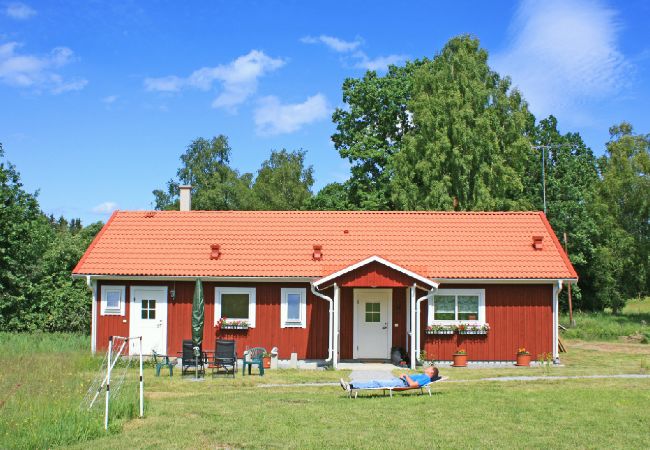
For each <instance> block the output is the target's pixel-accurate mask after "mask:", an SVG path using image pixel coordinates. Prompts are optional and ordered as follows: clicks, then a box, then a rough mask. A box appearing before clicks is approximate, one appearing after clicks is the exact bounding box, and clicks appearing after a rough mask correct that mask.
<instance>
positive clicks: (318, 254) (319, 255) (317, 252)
mask: <svg viewBox="0 0 650 450" xmlns="http://www.w3.org/2000/svg"><path fill="white" fill-rule="evenodd" d="M311 258H312V259H313V260H314V261H320V260H322V259H323V246H322V245H320V244H314V253H312V255H311Z"/></svg>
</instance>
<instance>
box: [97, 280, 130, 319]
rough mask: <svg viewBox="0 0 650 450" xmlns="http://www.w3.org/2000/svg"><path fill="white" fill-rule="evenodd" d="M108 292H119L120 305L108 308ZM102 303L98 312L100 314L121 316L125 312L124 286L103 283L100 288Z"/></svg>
mask: <svg viewBox="0 0 650 450" xmlns="http://www.w3.org/2000/svg"><path fill="white" fill-rule="evenodd" d="M109 292H119V294H120V305H119V307H117V308H109V307H108V304H107V302H106V299H107V296H108V293H109ZM101 296H102V302H101V303H102V305H101V308H100V314H101V315H102V316H123V315H124V314H125V313H126V286H115V285H110V284H109V285H105V286H102V289H101Z"/></svg>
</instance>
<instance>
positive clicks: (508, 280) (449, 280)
mask: <svg viewBox="0 0 650 450" xmlns="http://www.w3.org/2000/svg"><path fill="white" fill-rule="evenodd" d="M433 280H435V281H436V282H437V283H438V284H443V283H444V284H476V283H480V284H551V283H557V282H558V281H562V282H564V283H572V284H575V283H577V282H578V279H577V278H433Z"/></svg>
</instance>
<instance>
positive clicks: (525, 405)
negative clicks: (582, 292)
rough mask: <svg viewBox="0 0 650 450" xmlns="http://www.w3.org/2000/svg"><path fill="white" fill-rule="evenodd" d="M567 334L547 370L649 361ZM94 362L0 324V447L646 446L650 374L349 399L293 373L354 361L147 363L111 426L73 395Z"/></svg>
mask: <svg viewBox="0 0 650 450" xmlns="http://www.w3.org/2000/svg"><path fill="white" fill-rule="evenodd" d="M567 344H568V346H569V353H567V354H564V355H563V356H562V361H563V363H564V365H565V367H559V368H552V369H550V371H549V374H550V375H579V374H594V373H598V374H607V373H650V346H648V345H641V344H627V343H594V342H586V341H568V342H567ZM30 348H38V350H37V351H34V352H30V351H29V349H30ZM99 362H100V360H99V359H97V358H92V357H90V356H89V355H88V338H87V337H80V336H67V335H6V334H0V364H2V367H3V370H2V371H0V402H4V404H3V406H1V407H0V443H1V444H0V447H3V448H4V447H7V448H52V447H67V446H71V447H74V448H88V447H93V449H101V448H107V449H108V448H111V449H112V448H205V447H212V448H215V447H217V448H220V447H227V446H231V447H236V448H240V447H253V448H260V447H282V448H286V447H292V448H296V447H307V448H316V447H318V448H335V447H346V448H393V447H403V446H405V445H408V446H409V447H416V448H423V447H445V448H461V447H463V448H466V447H472V448H474V447H546V448H548V447H552V448H558V447H564V448H568V447H575V446H578V447H613V448H646V447H648V446H650V436H649V435H648V433H647V432H646V427H647V424H648V423H649V422H650V408H648V407H647V405H648V403H649V402H650V379H602V380H561V381H560V380H555V381H554V380H543V381H536V382H507V383H496V382H467V383H442V384H440V385H437V386H436V387H435V390H436V391H437V393H436V394H435V395H434V397H433V398H429V397H428V396H418V395H413V394H412V393H409V394H405V395H400V396H398V397H396V398H393V399H391V398H389V397H386V398H384V397H376V396H373V397H365V398H359V399H357V400H349V399H347V398H346V396H345V394H344V392H343V391H342V390H341V389H340V388H339V387H292V386H290V385H289V384H291V383H301V382H326V381H336V380H337V379H338V378H339V377H341V376H343V377H346V376H347V375H348V374H349V373H348V372H344V371H318V372H316V371H306V370H305V371H298V370H281V371H280V370H272V371H267V375H266V376H265V377H263V378H261V377H259V376H252V377H248V376H247V377H242V376H241V374H238V375H237V378H235V379H234V380H232V379H214V380H212V379H210V378H209V377H208V379H207V380H206V381H203V382H198V383H197V382H192V381H189V380H187V379H185V380H183V379H181V377H180V376H178V375H179V372H178V371H177V370H176V371H175V376H174V377H173V378H172V379H170V378H168V377H160V378H156V377H154V376H153V368H151V367H147V368H146V372H145V382H146V412H145V418H144V419H139V418H137V417H135V416H136V407H137V400H136V399H137V395H136V391H135V390H132V391H131V392H126V391H123V392H122V394H121V396H120V400H121V403H119V404H118V405H116V406H115V408H114V409H113V411H114V415H113V417H112V422H111V423H112V425H111V429H110V430H109V432H108V433H106V432H104V430H103V428H102V417H101V411H98V413H96V414H90V415H89V414H87V413H85V412H82V411H80V410H79V409H78V406H79V401H80V399H81V398H82V397H83V394H84V393H85V388H86V385H87V382H88V381H90V379H91V378H92V376H93V375H94V374H95V369H96V367H97V366H98V365H99ZM7 369H10V370H7ZM442 374H443V375H446V376H448V377H449V378H450V380H476V379H477V378H484V377H493V376H507V375H513V374H514V375H540V374H544V371H543V370H542V369H541V368H529V369H525V368H512V369H454V368H443V369H442ZM136 375H137V374H136V373H135V372H134V373H133V378H132V379H133V380H135V379H136ZM262 383H279V384H287V386H286V387H280V388H277V387H276V388H262V387H259V385H260V384H262ZM18 384H20V388H18V389H15V386H16V385H18ZM131 388H132V389H135V383H133V384H132V385H131ZM125 389H126V388H125ZM99 409H100V410H101V408H99Z"/></svg>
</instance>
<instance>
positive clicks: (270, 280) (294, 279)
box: [72, 274, 317, 283]
mask: <svg viewBox="0 0 650 450" xmlns="http://www.w3.org/2000/svg"><path fill="white" fill-rule="evenodd" d="M87 277H92V278H93V279H94V280H114V281H121V280H133V281H195V280H196V278H197V276H189V275H188V276H150V275H106V274H104V275H102V274H88V275H86V274H73V275H72V278H87ZM200 278H201V281H211V282H219V281H226V282H230V281H232V282H242V283H244V282H256V281H263V282H267V283H310V282H311V281H312V280H314V279H315V278H317V277H316V276H311V277H206V276H202V275H201V276H200Z"/></svg>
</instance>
